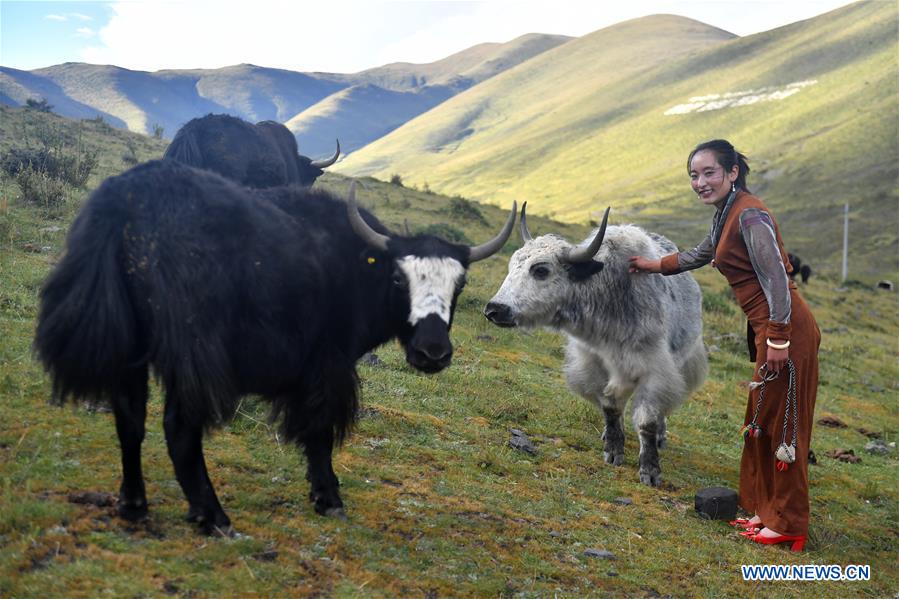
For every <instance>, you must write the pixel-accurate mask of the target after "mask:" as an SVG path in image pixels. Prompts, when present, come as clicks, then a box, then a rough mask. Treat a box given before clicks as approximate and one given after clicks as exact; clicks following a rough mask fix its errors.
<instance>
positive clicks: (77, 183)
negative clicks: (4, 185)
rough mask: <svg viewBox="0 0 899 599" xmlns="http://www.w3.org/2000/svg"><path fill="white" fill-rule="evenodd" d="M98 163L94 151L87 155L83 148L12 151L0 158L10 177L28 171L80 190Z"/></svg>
mask: <svg viewBox="0 0 899 599" xmlns="http://www.w3.org/2000/svg"><path fill="white" fill-rule="evenodd" d="M98 163H99V158H98V156H97V152H88V151H86V150H84V149H83V148H75V149H74V150H69V149H61V150H56V149H55V148H54V149H50V148H47V147H43V148H37V149H35V148H12V149H10V150H9V152H7V153H6V155H5V156H3V158H2V159H0V168H2V169H3V171H4V172H6V173H7V174H8V175H9V176H11V177H17V175H18V174H19V173H21V172H22V171H24V170H26V169H31V170H32V171H35V172H40V173H42V174H44V175H45V176H47V177H49V178H51V179H56V180H58V181H60V182H62V183H66V184H68V185H71V186H72V187H75V188H79V189H83V188H84V187H85V185H87V180H88V178H90V176H91V172H92V171H93V170H94V168H95V167H96V166H97V164H98Z"/></svg>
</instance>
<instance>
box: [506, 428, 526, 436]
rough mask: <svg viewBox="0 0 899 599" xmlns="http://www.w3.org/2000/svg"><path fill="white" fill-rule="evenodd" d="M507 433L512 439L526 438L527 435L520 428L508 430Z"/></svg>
mask: <svg viewBox="0 0 899 599" xmlns="http://www.w3.org/2000/svg"><path fill="white" fill-rule="evenodd" d="M509 432H510V433H512V436H514V437H527V433H525V432H524V431H523V430H521V429H520V428H510V429H509Z"/></svg>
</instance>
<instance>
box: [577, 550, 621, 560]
mask: <svg viewBox="0 0 899 599" xmlns="http://www.w3.org/2000/svg"><path fill="white" fill-rule="evenodd" d="M584 555H586V556H587V557H597V558H600V559H618V558H617V557H616V556H615V554H614V553H612V552H611V551H606V550H605V549H593V548H590V549H585V550H584Z"/></svg>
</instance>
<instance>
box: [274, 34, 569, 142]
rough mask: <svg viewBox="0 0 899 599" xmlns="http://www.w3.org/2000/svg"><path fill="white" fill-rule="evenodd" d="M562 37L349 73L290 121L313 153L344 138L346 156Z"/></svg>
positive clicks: (540, 37)
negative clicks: (338, 88)
mask: <svg viewBox="0 0 899 599" xmlns="http://www.w3.org/2000/svg"><path fill="white" fill-rule="evenodd" d="M570 39H571V38H568V37H565V36H561V35H542V34H528V35H523V36H521V37H518V38H516V39H514V40H512V41H510V42H507V43H505V44H479V45H477V46H473V47H472V48H469V49H467V50H464V51H462V52H458V53H456V54H453V55H452V56H448V57H447V58H444V59H443V60H439V61H437V62H433V63H429V64H421V65H417V64H410V63H395V64H390V65H386V66H383V67H378V68H375V69H370V70H368V71H363V72H361V73H358V74H356V75H352V76H348V77H347V78H346V82H347V83H352V85H351V86H350V87H347V88H345V89H343V90H341V91H339V92H337V93H335V94H332V95H330V96H328V97H327V98H325V99H324V100H322V101H321V102H319V103H318V104H316V105H314V106H312V107H310V108H308V109H306V110H305V111H303V112H301V113H300V114H297V115H296V116H294V117H293V118H291V119H290V120H288V121H287V122H286V123H285V125H287V127H288V128H289V129H290V130H291V131H293V133H294V134H295V135H296V137H297V142H298V143H299V144H300V147H301V148H303V150H304V151H306V152H307V153H309V154H310V155H326V154H328V153H329V152H331V151H332V148H333V147H334V138H335V137H337V138H339V139H340V144H341V148H342V149H343V152H344V154H348V153H351V152H353V151H355V150H357V149H359V148H362V147H363V146H366V145H367V144H369V143H371V142H373V141H375V140H376V139H378V138H380V137H383V136H384V135H386V134H388V133H389V132H391V131H393V130H394V129H396V128H397V127H399V126H401V125H402V124H404V123H406V122H407V121H409V120H411V119H413V118H415V117H416V116H418V115H419V114H422V113H424V112H426V111H428V110H430V109H431V108H433V107H435V106H437V105H439V104H440V103H441V102H443V101H445V100H446V99H448V98H451V97H452V96H454V95H456V94H457V93H459V92H460V91H464V90H465V89H468V88H469V87H472V86H473V85H476V84H477V83H480V82H481V81H485V80H487V79H489V78H491V77H493V76H495V75H497V74H499V73H501V72H503V71H505V70H507V69H509V68H511V67H513V66H515V65H517V64H520V63H522V62H525V61H527V60H528V59H530V58H532V57H533V56H536V55H538V54H540V53H542V52H545V51H547V50H549V49H551V48H554V47H556V46H559V45H561V44H564V43H565V42H567V41H568V40H570Z"/></svg>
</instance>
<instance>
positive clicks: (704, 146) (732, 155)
mask: <svg viewBox="0 0 899 599" xmlns="http://www.w3.org/2000/svg"><path fill="white" fill-rule="evenodd" d="M703 150H710V151H712V152H714V153H715V158H717V159H718V164H720V165H721V166H723V167H724V172H725V173H729V172H730V171H731V170H732V169H733V168H734V165H735V164H736V165H737V166H739V167H740V171H739V174H738V175H737V180H736V181H735V182H734V185H735V186H736V187H738V188H740V189H743V190H745V191H747V192H748V191H749V188H748V187H746V176H747V175H749V163H748V162H746V156H745V155H743V154H741V153H740V152H737V150H736V149H735V148H734V147H733V145H731V143H730V142H729V141H727V140H726V139H713V140H711V141H706V142H703V143H701V144H699V145H698V146H696V147H695V148H693V151H692V152H690V157H689V158H687V172H688V173H689V172H690V163H691V162H693V156H695V155H696V153H697V152H702V151H703Z"/></svg>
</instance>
